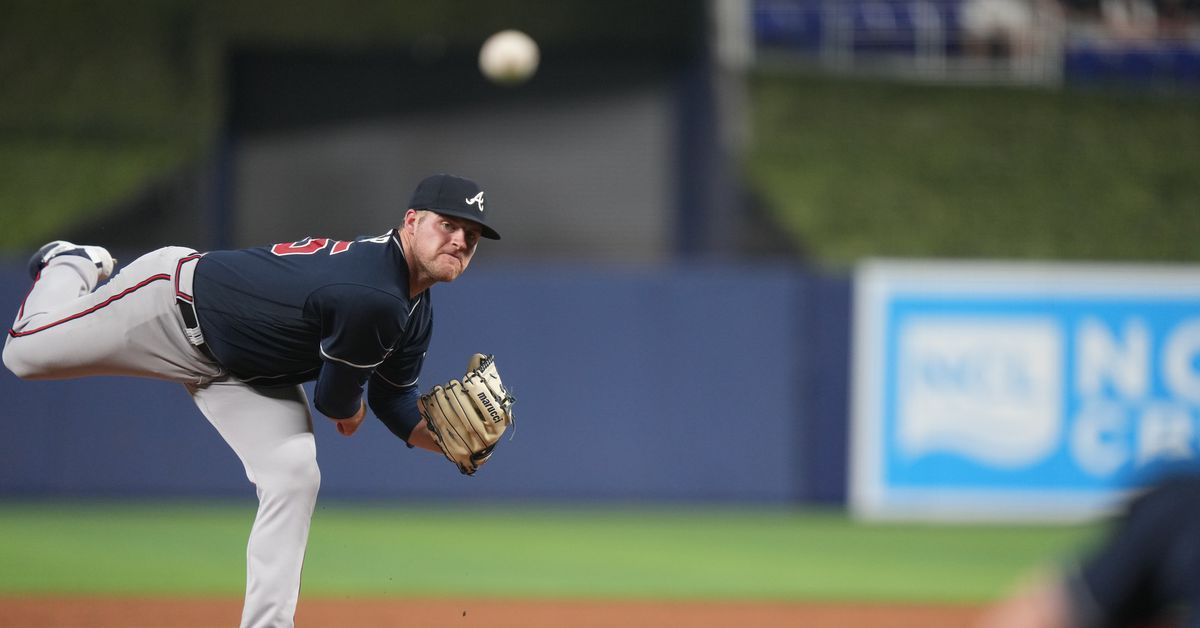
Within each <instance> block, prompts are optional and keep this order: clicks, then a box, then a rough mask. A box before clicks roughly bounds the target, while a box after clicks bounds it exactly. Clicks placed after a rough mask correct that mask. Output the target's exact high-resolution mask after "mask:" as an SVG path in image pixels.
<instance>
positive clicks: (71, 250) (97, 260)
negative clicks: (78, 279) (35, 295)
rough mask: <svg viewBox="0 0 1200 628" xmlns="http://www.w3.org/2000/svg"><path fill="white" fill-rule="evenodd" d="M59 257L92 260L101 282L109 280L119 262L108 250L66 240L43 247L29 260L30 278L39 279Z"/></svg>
mask: <svg viewBox="0 0 1200 628" xmlns="http://www.w3.org/2000/svg"><path fill="white" fill-rule="evenodd" d="M59 255H75V256H78V257H82V258H84V259H87V260H90V261H91V262H93V263H94V264H96V270H98V271H99V272H100V281H104V280H105V279H108V278H109V276H111V275H112V273H113V269H114V268H116V266H117V260H115V259H113V256H112V255H110V254H109V253H108V250H107V249H105V248H104V247H102V246H92V245H84V246H81V245H78V244H72V243H70V242H67V241H66V240H55V241H53V242H49V243H47V244H45V245H43V246H42V248H40V249H38V250H37V253H34V254H33V257H31V258H29V278H30V279H37V276H38V273H40V272H42V269H43V268H45V267H46V264H48V263H49V262H50V260H52V259H54V258H56V257H58V256H59Z"/></svg>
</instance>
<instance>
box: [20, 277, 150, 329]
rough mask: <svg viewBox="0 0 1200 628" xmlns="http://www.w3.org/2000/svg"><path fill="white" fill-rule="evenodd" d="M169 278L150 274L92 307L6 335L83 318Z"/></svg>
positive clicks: (22, 306)
mask: <svg viewBox="0 0 1200 628" xmlns="http://www.w3.org/2000/svg"><path fill="white" fill-rule="evenodd" d="M170 278H171V276H170V275H168V274H165V273H163V274H159V275H152V276H150V277H148V278H146V279H143V280H142V281H141V282H139V283H138V284H137V285H134V286H131V287H129V288H126V289H125V290H122V291H121V292H119V293H117V294H114V295H113V296H111V297H108V298H107V299H105V300H104V301H102V302H100V303H97V304H96V305H93V306H92V307H89V308H88V309H86V310H84V311H82V312H77V313H75V314H72V315H70V316H68V317H66V318H62V319H59V320H56V321H54V322H53V323H47V324H45V325H42V326H41V327H37V328H35V329H23V330H21V331H13V330H12V329H9V330H8V335H9V336H12V337H13V338H20V337H21V336H29V335H31V334H36V333H38V332H39V331H45V330H47V329H50V328H51V327H55V326H58V325H61V324H63V323H67V322H70V321H73V320H75V319H77V318H83V317H84V316H87V315H88V314H91V313H92V312H96V311H98V310H102V309H104V308H106V307H108V306H109V305H110V304H112V303H114V302H116V301H119V300H120V299H123V298H125V297H126V296H128V295H130V294H133V293H134V292H136V291H138V290H141V289H142V288H145V287H146V286H148V285H150V284H152V283H154V282H156V281H163V280H165V279H170ZM26 298H29V297H28V296H26ZM24 309H25V304H24V303H22V304H21V310H22V311H24Z"/></svg>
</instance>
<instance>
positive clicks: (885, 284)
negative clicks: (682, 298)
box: [850, 260, 1200, 520]
mask: <svg viewBox="0 0 1200 628" xmlns="http://www.w3.org/2000/svg"><path fill="white" fill-rule="evenodd" d="M854 311H855V323H854V324H855V329H854V355H853V375H852V377H853V389H854V390H853V398H852V413H853V425H852V438H851V444H852V446H851V452H850V455H851V473H850V478H851V479H850V482H851V486H850V497H851V506H852V508H853V510H854V512H855V514H857V515H859V516H863V517H867V518H906V519H983V520H991V519H1005V520H1047V519H1081V518H1087V517H1091V516H1095V515H1098V514H1101V513H1103V512H1106V511H1108V510H1109V509H1111V508H1112V507H1113V506H1114V505H1115V504H1116V503H1117V501H1118V500H1119V499H1121V498H1123V497H1124V496H1125V495H1127V494H1128V492H1129V491H1131V490H1136V489H1137V488H1139V487H1141V486H1144V484H1145V483H1146V482H1147V481H1149V480H1151V479H1152V478H1153V477H1154V476H1155V475H1156V474H1157V473H1161V472H1162V471H1164V470H1166V469H1168V468H1173V467H1175V466H1178V465H1180V464H1189V463H1191V462H1193V461H1195V460H1196V459H1197V456H1198V454H1200V439H1198V434H1200V268H1198V267H1183V266H1149V265H1146V266H1140V265H1099V264H1089V265H1082V264H1081V265H1072V264H1056V265H1046V264H1013V263H992V262H901V261H887V260H874V261H868V262H864V263H863V264H861V265H860V266H859V268H858V269H857V270H856V275H855V304H854Z"/></svg>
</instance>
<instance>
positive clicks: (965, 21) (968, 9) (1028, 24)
mask: <svg viewBox="0 0 1200 628" xmlns="http://www.w3.org/2000/svg"><path fill="white" fill-rule="evenodd" d="M960 15H961V17H960V19H961V22H962V28H963V34H964V35H965V36H966V41H965V47H966V51H967V53H968V54H970V55H971V56H974V57H981V58H996V57H1010V56H1018V55H1021V54H1023V53H1024V52H1025V51H1027V50H1028V49H1029V48H1030V46H1031V45H1032V39H1033V27H1034V17H1033V5H1032V4H1031V3H1030V0H964V2H963V3H962V8H961V14H960Z"/></svg>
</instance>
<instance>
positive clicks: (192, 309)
mask: <svg viewBox="0 0 1200 628" xmlns="http://www.w3.org/2000/svg"><path fill="white" fill-rule="evenodd" d="M203 255H204V254H203V253H194V254H192V255H188V256H186V257H184V258H181V259H180V260H179V263H178V264H176V265H175V305H177V306H179V313H180V315H182V316H183V334H184V335H185V336H187V339H188V342H190V343H192V346H194V347H196V349H197V350H199V351H200V353H203V354H204V356H205V357H207V358H208V359H210V360H212V361H213V362H216V361H217V357H216V356H215V355H213V352H212V349H210V348H209V346H208V343H206V342H204V333H203V332H202V331H200V317H199V316H197V315H196V300H195V297H193V296H192V278H193V276H194V275H195V273H196V262H197V261H198V260H199V259H200V258H201V257H202V256H203Z"/></svg>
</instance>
